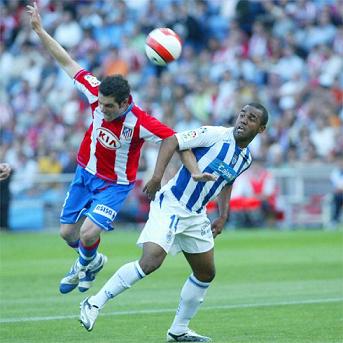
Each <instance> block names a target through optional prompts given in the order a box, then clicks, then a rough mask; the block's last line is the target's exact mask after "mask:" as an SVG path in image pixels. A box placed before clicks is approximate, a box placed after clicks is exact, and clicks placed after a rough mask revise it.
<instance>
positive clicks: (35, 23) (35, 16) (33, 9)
mask: <svg viewBox="0 0 343 343" xmlns="http://www.w3.org/2000/svg"><path fill="white" fill-rule="evenodd" d="M26 12H27V13H28V14H29V15H30V19H31V26H32V28H33V30H34V31H36V32H37V31H39V30H40V29H41V28H42V20H41V17H40V15H39V12H38V6H37V3H36V2H34V3H33V6H30V5H27V6H26Z"/></svg>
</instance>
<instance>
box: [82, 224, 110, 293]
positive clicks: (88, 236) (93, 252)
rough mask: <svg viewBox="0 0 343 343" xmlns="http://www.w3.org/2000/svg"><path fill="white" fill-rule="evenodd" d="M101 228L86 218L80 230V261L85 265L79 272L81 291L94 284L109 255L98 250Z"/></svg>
mask: <svg viewBox="0 0 343 343" xmlns="http://www.w3.org/2000/svg"><path fill="white" fill-rule="evenodd" d="M101 231H102V230H101V228H100V227H99V226H98V225H96V224H95V223H94V222H93V221H91V220H90V219H89V218H86V220H85V222H84V224H83V225H82V227H81V230H80V246H79V254H80V257H79V262H80V264H81V265H82V266H83V267H85V270H84V271H83V273H80V274H79V277H80V280H79V291H80V292H86V291H88V289H89V288H90V287H91V286H92V284H93V282H94V280H95V277H96V275H97V274H98V273H99V272H100V271H101V270H102V269H103V267H104V265H105V263H106V262H107V257H106V256H105V255H103V254H100V253H98V252H97V250H98V246H99V244H100V233H101Z"/></svg>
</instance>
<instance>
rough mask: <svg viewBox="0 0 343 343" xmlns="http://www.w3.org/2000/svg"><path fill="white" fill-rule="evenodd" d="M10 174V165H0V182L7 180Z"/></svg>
mask: <svg viewBox="0 0 343 343" xmlns="http://www.w3.org/2000/svg"><path fill="white" fill-rule="evenodd" d="M10 174H11V167H10V165H9V164H8V163H0V181H2V180H5V179H7V178H8V177H9V175H10Z"/></svg>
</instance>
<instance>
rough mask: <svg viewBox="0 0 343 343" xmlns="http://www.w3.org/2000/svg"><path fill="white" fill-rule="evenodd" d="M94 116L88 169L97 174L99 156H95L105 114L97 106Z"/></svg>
mask: <svg viewBox="0 0 343 343" xmlns="http://www.w3.org/2000/svg"><path fill="white" fill-rule="evenodd" d="M93 115H94V118H93V131H92V134H91V146H90V153H89V154H90V156H89V161H88V163H87V166H86V170H87V171H89V172H90V173H91V174H93V175H94V174H96V171H97V170H96V163H97V158H96V157H95V150H96V143H97V135H98V131H97V129H98V128H99V127H101V124H102V120H103V116H102V113H101V111H100V109H99V107H97V108H96V109H95V110H94V112H93Z"/></svg>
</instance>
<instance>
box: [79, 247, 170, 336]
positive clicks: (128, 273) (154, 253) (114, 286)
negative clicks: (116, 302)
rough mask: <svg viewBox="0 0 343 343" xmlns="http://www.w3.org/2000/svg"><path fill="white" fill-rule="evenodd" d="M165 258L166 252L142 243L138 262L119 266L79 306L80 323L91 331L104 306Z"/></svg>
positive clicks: (154, 268) (151, 270)
mask: <svg viewBox="0 0 343 343" xmlns="http://www.w3.org/2000/svg"><path fill="white" fill-rule="evenodd" d="M165 256H166V252H165V251H164V250H163V249H162V248H161V247H159V246H158V245H157V244H154V243H150V242H149V243H144V245H143V253H142V257H141V258H140V260H139V261H134V262H130V263H127V264H124V265H123V266H121V267H120V268H119V269H118V270H117V271H116V272H115V274H114V275H113V276H112V277H111V278H110V279H109V280H108V281H107V282H106V283H105V285H104V286H103V287H102V288H101V290H100V291H99V292H98V293H97V294H95V295H94V296H92V297H90V298H87V299H85V300H84V301H83V302H82V303H81V304H80V310H81V311H80V322H81V324H82V325H83V326H84V327H85V329H86V330H88V331H91V330H92V329H93V327H94V324H95V321H96V319H97V317H98V314H99V311H100V310H101V309H102V308H103V307H104V306H105V304H106V303H107V302H108V301H109V300H110V299H113V298H115V297H117V296H118V295H119V294H121V293H123V292H124V291H126V290H127V289H129V288H131V287H132V286H133V285H134V284H135V283H136V282H138V281H139V280H141V279H143V278H144V277H145V276H146V273H145V271H147V272H148V273H151V272H153V271H154V270H156V269H157V268H158V267H159V266H160V265H161V264H162V262H163V260H164V258H165ZM155 259H156V261H157V262H156V261H155ZM143 268H144V269H143Z"/></svg>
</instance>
